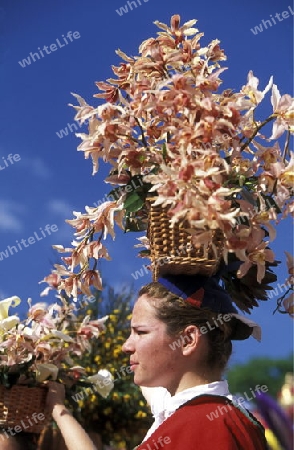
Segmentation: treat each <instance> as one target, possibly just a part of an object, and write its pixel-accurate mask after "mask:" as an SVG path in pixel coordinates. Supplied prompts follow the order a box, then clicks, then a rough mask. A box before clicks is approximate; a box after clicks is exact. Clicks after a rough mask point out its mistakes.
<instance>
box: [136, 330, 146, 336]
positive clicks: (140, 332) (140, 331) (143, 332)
mask: <svg viewBox="0 0 294 450" xmlns="http://www.w3.org/2000/svg"><path fill="white" fill-rule="evenodd" d="M146 333H147V331H142V330H137V334H139V335H140V334H146Z"/></svg>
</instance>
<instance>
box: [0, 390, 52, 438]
mask: <svg viewBox="0 0 294 450" xmlns="http://www.w3.org/2000/svg"><path fill="white" fill-rule="evenodd" d="M46 395H47V389H46V388H44V387H28V386H23V385H14V386H12V387H11V388H10V389H7V388H5V387H4V386H2V385H0V427H1V428H4V429H5V428H6V429H7V428H8V427H11V428H14V427H17V428H16V429H15V432H16V433H20V432H21V431H24V432H25V433H41V431H42V429H43V428H44V427H45V426H46V425H47V424H48V422H49V421H50V419H51V414H49V413H48V411H45V403H46ZM41 414H42V415H41Z"/></svg>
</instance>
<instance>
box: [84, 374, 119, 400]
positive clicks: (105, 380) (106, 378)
mask: <svg viewBox="0 0 294 450" xmlns="http://www.w3.org/2000/svg"><path fill="white" fill-rule="evenodd" d="M87 381H89V382H90V383H92V384H94V385H95V389H96V391H97V392H99V394H100V395H101V396H102V397H103V398H106V397H108V395H109V393H110V391H111V390H112V389H113V387H114V382H113V378H112V375H111V373H110V372H109V371H108V370H106V369H101V370H99V372H98V373H96V375H92V376H90V377H88V378H87Z"/></svg>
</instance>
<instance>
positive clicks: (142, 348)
mask: <svg viewBox="0 0 294 450" xmlns="http://www.w3.org/2000/svg"><path fill="white" fill-rule="evenodd" d="M155 313H156V311H155V308H154V307H153V306H152V300H151V301H150V299H149V298H148V297H147V296H146V295H142V296H141V297H139V299H138V300H137V302H136V304H135V307H134V310H133V315H132V321H131V334H130V336H129V338H128V339H127V341H126V342H125V343H124V345H123V351H124V352H126V353H128V354H129V355H130V365H131V370H132V371H133V372H134V382H135V383H136V384H138V385H140V386H149V387H156V386H162V387H165V388H167V389H168V390H169V391H170V392H172V391H173V390H176V389H177V387H178V384H179V381H180V378H181V375H180V374H181V372H182V369H181V362H180V360H181V351H180V349H179V348H178V347H177V346H176V345H175V344H174V342H175V340H176V338H173V337H172V336H169V335H168V334H167V332H166V325H165V324H164V323H163V322H161V321H160V320H159V319H157V318H156V316H155ZM173 344H174V345H173Z"/></svg>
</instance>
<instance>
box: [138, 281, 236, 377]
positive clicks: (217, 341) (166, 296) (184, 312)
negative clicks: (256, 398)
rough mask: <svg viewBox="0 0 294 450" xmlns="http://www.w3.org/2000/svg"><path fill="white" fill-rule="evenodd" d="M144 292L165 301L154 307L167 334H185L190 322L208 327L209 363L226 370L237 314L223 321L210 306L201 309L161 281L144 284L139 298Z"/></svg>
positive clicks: (213, 366) (207, 362)
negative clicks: (183, 332) (177, 294)
mask: <svg viewBox="0 0 294 450" xmlns="http://www.w3.org/2000/svg"><path fill="white" fill-rule="evenodd" d="M142 295H146V296H147V297H148V298H154V299H159V300H164V301H161V302H158V303H156V304H154V305H153V306H154V308H155V310H156V317H157V318H158V319H159V320H161V321H162V322H163V323H165V324H166V327H167V333H168V334H170V335H171V336H174V335H177V334H179V333H181V332H182V331H183V330H184V329H185V328H186V327H187V326H188V325H195V326H196V327H198V328H201V327H206V329H207V330H208V332H207V333H206V334H205V336H206V337H207V343H208V348H209V352H208V355H207V360H206V365H207V367H208V368H210V369H212V370H214V369H220V370H222V371H223V370H224V369H225V367H226V365H227V363H228V360H229V358H230V356H231V353H232V342H231V340H230V338H229V337H230V335H231V332H232V328H233V326H234V325H233V323H232V322H234V320H235V318H234V317H231V318H230V319H229V322H227V321H224V320H221V315H219V314H217V313H215V312H213V311H211V310H209V309H208V308H201V309H199V308H197V307H195V306H193V305H191V304H190V303H188V302H187V301H185V300H183V299H182V298H180V297H178V296H176V295H175V294H173V293H171V292H170V291H169V290H167V289H166V288H165V287H164V286H163V285H162V284H160V283H158V282H152V283H149V284H147V285H145V286H143V287H142V288H141V289H140V291H139V297H141V296H142ZM216 319H217V320H218V321H217V322H216ZM214 320H215V321H214ZM216 325H217V326H216Z"/></svg>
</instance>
